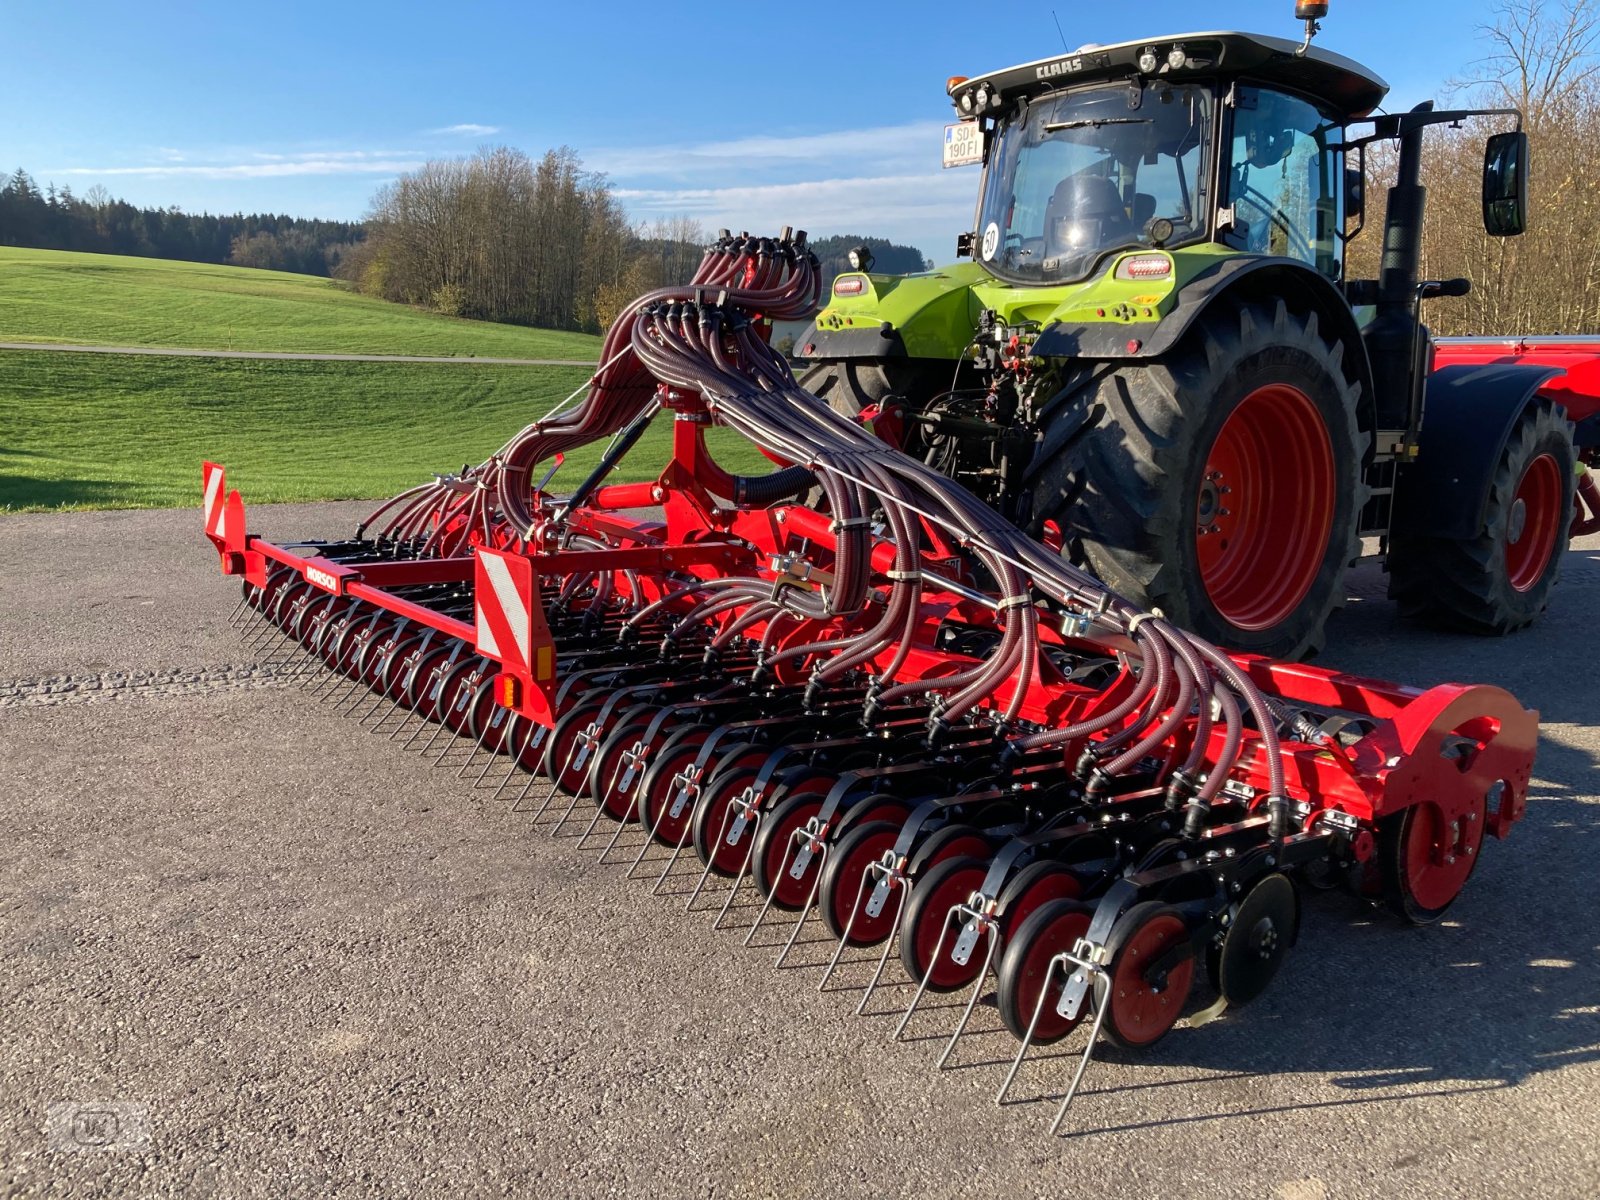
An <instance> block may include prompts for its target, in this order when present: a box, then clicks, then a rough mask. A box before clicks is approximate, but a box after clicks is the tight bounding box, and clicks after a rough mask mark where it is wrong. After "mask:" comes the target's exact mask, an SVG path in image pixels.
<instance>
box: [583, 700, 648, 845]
mask: <svg viewBox="0 0 1600 1200" xmlns="http://www.w3.org/2000/svg"><path fill="white" fill-rule="evenodd" d="M660 711H661V710H660V709H659V708H658V707H657V706H656V705H653V704H640V705H635V706H634V707H633V708H632V709H630V710H629V711H628V712H627V713H626V714H625V715H624V716H623V718H622V719H621V720H620V721H617V722H615V723H614V724H613V725H612V727H611V730H610V732H609V733H607V734H606V736H605V739H604V740H603V741H601V743H600V748H599V750H598V751H597V752H596V753H595V755H594V759H593V762H592V763H591V765H590V768H589V785H588V788H587V791H588V794H589V795H590V796H592V797H594V801H595V803H596V804H598V805H599V806H600V807H601V808H602V809H604V810H605V814H606V816H608V817H610V818H611V819H612V820H613V821H631V820H633V818H634V816H635V815H636V813H637V812H638V803H637V800H638V795H639V792H638V785H639V776H640V775H641V774H643V771H642V769H641V768H640V766H639V765H638V764H635V766H634V769H633V775H632V777H631V778H628V786H627V787H626V788H624V787H622V782H623V779H624V778H625V777H627V772H628V763H627V758H628V755H630V754H631V753H632V752H633V748H634V746H636V745H637V744H638V743H639V740H640V739H641V738H642V737H644V733H645V730H647V729H648V728H650V720H651V718H652V717H654V716H655V715H656V713H658V712H660Z"/></svg>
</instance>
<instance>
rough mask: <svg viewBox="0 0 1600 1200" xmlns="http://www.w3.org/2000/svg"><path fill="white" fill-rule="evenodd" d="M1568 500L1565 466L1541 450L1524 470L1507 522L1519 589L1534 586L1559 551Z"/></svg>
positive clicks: (1511, 567)
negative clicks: (1564, 489)
mask: <svg viewBox="0 0 1600 1200" xmlns="http://www.w3.org/2000/svg"><path fill="white" fill-rule="evenodd" d="M1565 500H1566V497H1565V495H1563V493H1562V487H1561V467H1560V466H1559V464H1557V462H1556V460H1555V458H1554V457H1553V456H1551V455H1549V454H1541V455H1540V456H1539V457H1538V458H1536V459H1534V460H1533V461H1532V462H1531V463H1529V464H1528V469H1527V470H1526V471H1524V472H1523V473H1522V479H1521V481H1520V482H1519V483H1518V484H1517V494H1516V497H1515V498H1514V499H1513V500H1512V501H1511V515H1510V519H1509V520H1508V521H1507V522H1506V571H1507V573H1508V574H1509V575H1510V577H1511V586H1512V587H1514V588H1516V590H1517V591H1519V592H1526V591H1530V590H1532V588H1533V586H1534V585H1535V584H1536V583H1538V582H1539V580H1540V579H1542V578H1543V577H1544V570H1545V568H1546V567H1548V566H1549V565H1550V558H1551V556H1552V555H1553V554H1554V553H1555V549H1556V534H1557V533H1559V532H1560V526H1561V509H1562V506H1563V504H1564V502H1565Z"/></svg>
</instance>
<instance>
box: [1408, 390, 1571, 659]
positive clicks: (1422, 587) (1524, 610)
mask: <svg viewBox="0 0 1600 1200" xmlns="http://www.w3.org/2000/svg"><path fill="white" fill-rule="evenodd" d="M1576 479H1577V451H1576V450H1575V449H1574V447H1573V442H1572V425H1571V424H1570V423H1569V422H1568V420H1567V417H1566V413H1565V412H1564V411H1563V410H1562V409H1561V408H1560V407H1559V406H1558V405H1556V404H1555V403H1553V402H1552V401H1550V400H1548V399H1546V398H1545V397H1543V396H1539V397H1536V398H1535V399H1534V401H1533V402H1532V403H1531V404H1529V405H1528V407H1527V408H1525V409H1524V410H1523V412H1522V415H1521V416H1520V417H1518V418H1517V423H1516V424H1515V425H1514V426H1513V427H1512V430H1511V434H1510V436H1509V437H1507V438H1506V444H1505V446H1504V447H1503V448H1502V449H1501V451H1500V459H1499V461H1498V462H1497V463H1496V464H1495V469H1494V475H1493V476H1492V478H1491V479H1490V482H1489V502H1488V508H1487V511H1486V513H1485V519H1484V524H1483V528H1482V530H1481V531H1480V532H1479V534H1478V536H1477V537H1475V538H1470V539H1465V540H1462V539H1456V538H1441V537H1429V536H1427V535H1426V534H1402V533H1400V532H1398V531H1397V532H1396V534H1395V536H1394V538H1393V540H1392V543H1391V545H1390V548H1389V594H1390V596H1392V597H1393V598H1394V599H1395V600H1396V601H1397V602H1398V603H1399V605H1400V611H1401V613H1402V614H1403V615H1405V616H1407V617H1412V618H1416V619H1419V620H1423V621H1427V622H1428V623H1430V624H1433V625H1439V626H1442V627H1444V628H1446V629H1453V630H1457V631H1461V632H1465V633H1478V634H1484V635H1486V636H1489V637H1500V636H1503V635H1505V634H1508V633H1512V632H1514V631H1515V630H1518V629H1521V628H1523V627H1524V626H1526V625H1530V624H1532V623H1533V622H1534V621H1535V620H1536V619H1538V617H1539V614H1540V613H1542V612H1544V610H1545V606H1546V605H1548V604H1549V602H1550V589H1551V588H1552V587H1554V586H1555V582H1556V579H1557V577H1558V576H1559V575H1560V574H1561V560H1562V558H1563V557H1564V556H1565V553H1566V549H1567V543H1568V541H1569V540H1570V534H1571V530H1572V506H1573V498H1574V483H1575V480H1576Z"/></svg>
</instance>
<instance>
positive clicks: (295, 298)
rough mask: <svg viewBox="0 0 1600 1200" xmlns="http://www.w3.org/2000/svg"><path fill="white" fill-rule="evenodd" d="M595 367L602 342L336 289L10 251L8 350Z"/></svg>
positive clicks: (220, 271)
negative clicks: (244, 353) (453, 359)
mask: <svg viewBox="0 0 1600 1200" xmlns="http://www.w3.org/2000/svg"><path fill="white" fill-rule="evenodd" d="M25 341H27V342H70V343H77V344H84V345H105V346H191V347H197V348H201V349H213V350H283V351H298V352H302V353H313V354H448V355H461V356H476V357H480V358H570V359H575V360H582V361H586V362H592V361H594V360H595V359H596V358H597V357H598V356H599V353H600V339H599V338H596V337H591V336H589V335H588V334H581V333H562V332H558V331H554V330H548V329H523V328H520V327H518V326H514V325H496V324H492V323H490V322H487V321H466V320H460V319H458V318H454V317H442V316H439V315H438V314H437V313H428V312H421V311H418V310H415V309H410V308H406V307H404V306H402V305H398V304H390V303H388V302H386V301H383V300H374V299H371V298H369V297H366V296H359V295H356V294H355V293H354V292H351V291H348V290H346V289H345V288H344V287H343V286H341V285H340V284H338V283H335V282H334V281H333V280H331V279H319V278H317V277H315V276H312V275H290V274H287V273H284V272H281V271H256V270H251V269H249V268H245V267H221V266H213V265H211V264H208V263H188V262H173V261H170V260H167V259H157V258H128V257H123V256H119V255H114V254H77V253H71V252H68V251H63V250H20V249H15V248H12V247H0V342H25Z"/></svg>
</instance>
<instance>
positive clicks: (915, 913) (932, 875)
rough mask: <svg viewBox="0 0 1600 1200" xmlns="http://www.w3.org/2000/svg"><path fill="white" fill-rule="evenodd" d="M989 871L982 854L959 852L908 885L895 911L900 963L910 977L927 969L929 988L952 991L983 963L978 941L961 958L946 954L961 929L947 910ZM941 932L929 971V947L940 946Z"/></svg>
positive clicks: (984, 950)
mask: <svg viewBox="0 0 1600 1200" xmlns="http://www.w3.org/2000/svg"><path fill="white" fill-rule="evenodd" d="M988 872H989V864H988V862H987V861H986V860H984V859H981V858H971V857H968V856H965V855H963V856H961V857H958V858H948V859H945V860H944V861H943V862H941V863H939V864H938V865H937V866H935V867H932V868H930V869H929V871H928V872H927V874H926V875H924V876H923V877H922V878H921V879H919V880H917V881H916V882H915V883H914V884H913V885H912V888H911V896H910V898H909V899H908V900H907V901H906V907H905V912H904V913H903V914H902V915H901V917H900V965H901V966H903V967H904V968H905V969H906V974H907V975H909V976H911V978H912V980H913V981H920V980H921V979H922V977H923V975H924V974H925V973H926V974H927V975H928V990H929V991H932V992H953V991H955V990H956V989H957V988H960V987H965V986H966V985H967V984H969V983H971V982H972V981H973V980H974V979H976V978H977V977H978V972H979V971H980V970H981V969H982V968H983V959H984V955H985V954H987V953H988V947H987V946H985V945H983V944H982V943H981V942H980V944H979V945H978V946H977V947H976V948H975V949H974V950H973V953H972V957H971V958H970V959H968V960H967V961H966V962H965V963H958V962H956V961H955V960H954V959H952V958H951V957H950V952H951V950H953V949H954V948H955V944H956V938H957V937H959V936H960V933H961V927H960V924H959V923H958V922H956V921H953V920H951V919H950V910H951V909H952V908H954V907H955V906H956V905H957V904H964V903H966V900H967V897H968V896H970V895H972V893H973V892H975V891H977V890H978V889H979V888H980V887H982V886H983V877H984V876H985V875H987V874H988ZM941 933H943V936H944V945H943V947H942V948H940V950H939V959H938V961H937V962H934V964H933V970H932V972H931V973H929V972H928V964H929V963H930V962H932V961H933V952H934V949H935V948H936V947H939V938H940V934H941Z"/></svg>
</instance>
